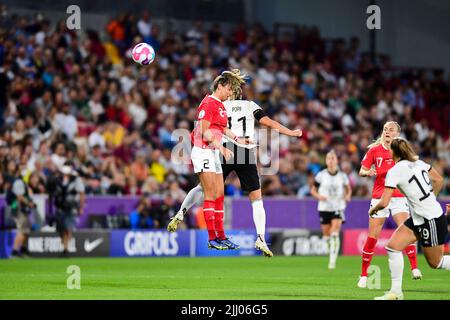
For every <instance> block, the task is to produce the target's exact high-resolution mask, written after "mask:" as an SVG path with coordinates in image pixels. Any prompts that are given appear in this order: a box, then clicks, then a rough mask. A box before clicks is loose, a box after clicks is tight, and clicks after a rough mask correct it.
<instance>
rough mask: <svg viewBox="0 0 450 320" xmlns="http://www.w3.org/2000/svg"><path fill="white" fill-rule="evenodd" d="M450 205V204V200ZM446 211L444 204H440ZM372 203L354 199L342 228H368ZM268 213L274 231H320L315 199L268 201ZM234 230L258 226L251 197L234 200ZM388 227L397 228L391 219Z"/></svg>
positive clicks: (232, 222)
mask: <svg viewBox="0 0 450 320" xmlns="http://www.w3.org/2000/svg"><path fill="white" fill-rule="evenodd" d="M447 202H450V201H447ZM440 203H441V206H442V208H443V209H445V203H446V202H444V201H440ZM369 206H370V200H365V199H354V200H352V201H351V202H350V203H349V204H348V206H347V209H346V210H345V223H344V224H343V227H342V229H343V230H347V229H360V228H362V229H365V228H367V227H368V225H369V216H368V211H369ZM264 208H265V211H266V216H267V218H266V228H268V229H270V228H272V229H310V230H320V223H319V214H318V212H317V201H316V200H314V199H295V198H285V199H281V198H276V199H275V198H266V199H264ZM231 213H232V217H231V219H232V220H231V228H232V229H250V228H253V227H254V223H253V215H252V206H251V204H250V201H249V200H248V199H247V198H240V199H233V200H232V204H231ZM384 227H385V228H388V229H393V228H396V224H395V222H394V221H393V220H392V217H390V218H389V219H388V220H387V221H386V223H385V225H384Z"/></svg>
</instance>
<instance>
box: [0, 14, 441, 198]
mask: <svg viewBox="0 0 450 320" xmlns="http://www.w3.org/2000/svg"><path fill="white" fill-rule="evenodd" d="M1 11H2V12H0V66H1V69H0V128H1V130H0V169H1V172H2V175H0V192H1V193H4V192H5V191H6V190H7V188H9V187H10V186H11V181H12V180H13V179H14V177H16V176H18V175H21V176H22V177H23V178H24V180H25V181H26V182H27V183H29V185H30V187H31V189H32V191H33V192H35V193H42V192H45V188H46V177H47V176H48V175H49V173H50V172H52V171H54V170H58V168H60V167H61V166H62V165H63V164H64V163H67V162H70V163H72V165H73V166H74V167H75V168H76V170H77V171H78V172H79V174H80V176H81V177H82V178H83V180H84V182H85V185H86V193H87V194H88V195H89V194H117V195H144V194H151V195H161V196H167V194H170V196H171V197H172V198H173V199H174V200H175V201H176V202H179V201H181V200H182V199H183V198H184V196H185V195H186V191H187V190H188V189H189V188H190V187H192V186H193V185H195V183H196V178H195V176H194V174H193V171H192V167H191V166H190V165H189V164H177V163H175V162H174V161H171V154H172V149H173V148H174V146H175V145H176V141H173V140H172V139H171V134H172V132H173V131H174V130H175V129H186V130H191V129H192V128H193V125H194V120H195V114H196V109H197V106H198V104H199V102H200V101H201V100H202V98H203V97H204V95H205V94H206V93H207V92H208V89H209V85H210V84H211V83H212V80H213V79H214V77H215V76H216V75H217V74H219V73H220V72H222V71H223V70H225V69H231V68H239V69H241V71H243V72H244V73H246V74H248V76H249V81H248V84H247V85H246V86H245V90H244V96H245V98H246V99H248V100H253V101H255V102H256V103H258V104H259V105H261V106H262V107H263V109H264V110H265V112H266V113H267V114H268V115H269V116H271V117H273V118H274V119H275V120H277V121H280V122H281V123H282V124H284V125H285V126H288V127H290V128H301V129H303V131H304V136H303V137H302V139H299V140H290V138H286V137H281V138H280V144H279V147H280V160H279V162H277V165H278V166H279V173H278V174H276V175H265V176H262V189H263V194H264V195H297V196H300V197H303V196H308V195H309V184H310V183H311V182H312V180H313V175H314V174H315V173H317V172H318V171H319V170H320V169H321V168H323V167H324V155H325V153H326V152H327V151H329V150H330V149H331V148H334V149H335V150H336V152H337V154H338V156H339V161H340V166H341V169H342V170H343V171H344V172H345V173H347V174H348V176H349V178H350V182H351V186H352V188H353V193H354V196H359V197H370V190H371V183H372V182H371V181H370V179H363V178H360V177H359V176H358V174H357V172H358V170H359V168H360V161H361V159H362V157H363V155H364V153H365V152H366V150H367V146H368V144H369V143H370V142H371V141H372V140H374V139H375V138H376V137H377V135H379V134H380V132H381V128H382V125H383V123H384V122H385V121H386V120H387V119H389V120H395V121H397V122H399V123H400V124H401V125H402V129H403V132H402V135H403V136H404V137H406V138H407V139H409V140H410V141H412V142H413V143H414V144H415V146H416V147H417V150H418V152H419V154H420V155H421V156H422V157H423V158H424V160H425V161H430V162H432V163H433V164H434V167H435V168H437V169H438V171H439V172H440V173H441V174H443V175H444V176H445V177H446V184H445V187H444V189H443V191H442V194H444V195H450V181H449V176H450V139H449V135H448V133H449V132H448V130H449V129H448V128H449V123H448V122H449V119H442V115H443V114H445V113H443V111H442V112H441V110H444V108H446V107H447V106H450V98H449V92H450V82H449V80H448V79H445V74H444V73H443V72H439V71H436V72H427V71H423V70H418V69H411V70H409V69H404V70H399V69H398V68H394V67H392V66H391V64H390V59H389V57H386V56H377V59H376V62H375V63H372V62H371V57H370V55H369V54H367V53H364V52H363V51H362V50H361V48H360V44H359V40H358V39H356V38H353V39H349V40H345V39H325V38H323V37H321V35H320V31H319V30H318V29H317V28H315V27H311V28H309V27H300V28H299V29H298V30H297V33H296V34H294V35H293V38H292V37H291V38H290V37H289V35H288V34H285V33H282V34H281V35H279V34H273V33H270V32H268V31H267V30H265V29H264V28H263V27H262V26H261V25H259V24H255V25H252V26H249V25H245V24H238V25H236V26H234V28H233V30H231V31H230V32H225V31H224V30H222V28H221V27H220V25H219V24H213V25H212V26H211V27H210V28H206V27H205V25H204V24H203V23H202V22H201V21H195V22H193V23H192V25H191V27H190V28H188V29H180V30H174V31H170V32H164V33H163V28H161V27H160V26H159V25H158V24H157V23H155V22H154V21H153V19H152V18H151V16H150V14H149V13H148V12H144V13H142V14H141V15H139V16H138V15H134V14H121V15H119V16H118V17H115V18H113V19H111V20H110V21H109V23H108V24H107V25H106V26H102V27H100V26H99V28H101V29H99V30H85V31H79V32H74V31H70V30H68V29H67V28H66V26H65V22H64V21H62V22H60V23H58V24H57V25H52V23H50V21H49V20H47V19H46V18H45V17H43V16H42V15H40V14H38V15H35V16H33V17H25V16H17V15H13V14H11V13H8V14H7V13H6V11H5V8H4V7H2V9H1ZM142 41H145V42H147V43H149V44H151V45H152V46H153V47H154V48H155V50H156V56H157V58H156V61H155V62H154V63H153V64H152V65H150V66H148V67H141V66H139V65H138V64H136V63H134V62H133V61H132V60H131V58H130V51H131V48H132V46H133V45H134V44H136V43H138V42H142ZM432 112H438V113H439V114H440V115H441V118H440V119H439V120H440V121H441V122H436V123H438V125H436V123H434V122H433V123H430V122H429V121H427V119H430V117H428V115H429V114H431V113H432ZM439 126H440V127H439ZM226 193H227V194H228V195H238V194H241V191H240V189H239V181H238V180H237V179H236V178H235V177H231V178H230V179H229V181H228V183H227V187H226Z"/></svg>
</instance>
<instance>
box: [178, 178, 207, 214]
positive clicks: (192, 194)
mask: <svg viewBox="0 0 450 320" xmlns="http://www.w3.org/2000/svg"><path fill="white" fill-rule="evenodd" d="M203 198H204V195H203V189H202V186H201V185H200V184H199V185H197V186H196V187H195V188H192V189H191V190H190V191H189V192H188V194H187V195H186V198H184V200H183V203H182V204H181V208H180V210H182V211H183V213H186V212H187V211H188V210H189V209H190V208H192V206H193V205H194V204H198V205H201V204H202V203H203Z"/></svg>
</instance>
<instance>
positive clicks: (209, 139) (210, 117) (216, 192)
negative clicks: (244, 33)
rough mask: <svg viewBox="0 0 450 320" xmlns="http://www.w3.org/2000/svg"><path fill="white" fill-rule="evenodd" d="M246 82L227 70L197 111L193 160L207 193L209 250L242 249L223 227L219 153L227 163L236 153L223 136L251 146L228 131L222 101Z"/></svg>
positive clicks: (221, 178)
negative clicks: (225, 142)
mask: <svg viewBox="0 0 450 320" xmlns="http://www.w3.org/2000/svg"><path fill="white" fill-rule="evenodd" d="M244 82H245V80H244V79H243V77H242V76H241V75H240V73H239V72H237V71H236V72H232V71H224V72H222V74H221V75H220V76H218V77H217V78H216V79H215V80H214V82H213V85H212V91H213V93H212V94H211V95H208V96H206V97H205V98H204V99H203V101H202V102H201V103H200V106H199V108H198V110H197V121H198V122H197V124H196V126H195V128H194V130H193V131H192V134H191V139H192V143H193V145H194V146H193V148H192V152H191V160H192V164H193V166H194V172H195V173H197V174H198V177H199V179H200V183H201V185H202V188H203V190H204V202H203V214H204V216H205V222H206V227H207V229H208V238H209V240H208V248H210V249H211V248H213V249H218V250H225V249H239V246H238V245H236V244H235V243H233V242H231V241H230V240H229V239H228V238H227V237H226V235H225V231H224V227H223V216H224V212H223V201H224V184H223V174H222V164H221V156H220V153H222V154H223V156H224V158H225V159H226V160H228V159H229V158H231V157H232V156H233V153H232V152H231V151H230V150H229V149H227V148H225V147H224V146H223V145H222V135H223V134H224V133H225V134H226V135H227V136H228V137H230V138H231V139H233V140H234V141H236V142H237V143H240V144H248V143H249V142H250V140H249V139H246V138H238V137H237V136H236V135H235V134H234V133H233V132H231V130H230V129H228V128H227V124H228V117H227V111H226V108H225V106H224V105H223V103H222V101H225V100H227V99H228V98H229V97H230V96H231V95H232V94H233V86H235V85H236V83H239V84H243V83H244Z"/></svg>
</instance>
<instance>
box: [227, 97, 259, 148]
mask: <svg viewBox="0 0 450 320" xmlns="http://www.w3.org/2000/svg"><path fill="white" fill-rule="evenodd" d="M223 104H224V106H225V108H226V110H227V115H228V128H229V129H230V130H231V131H232V132H233V133H234V134H235V135H237V136H239V137H247V138H250V139H252V140H253V141H255V120H256V119H255V115H254V114H255V112H256V111H258V110H262V109H261V107H260V106H259V105H257V104H256V103H255V102H253V101H248V100H227V101H225V102H224V103H223ZM224 142H226V141H224Z"/></svg>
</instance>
